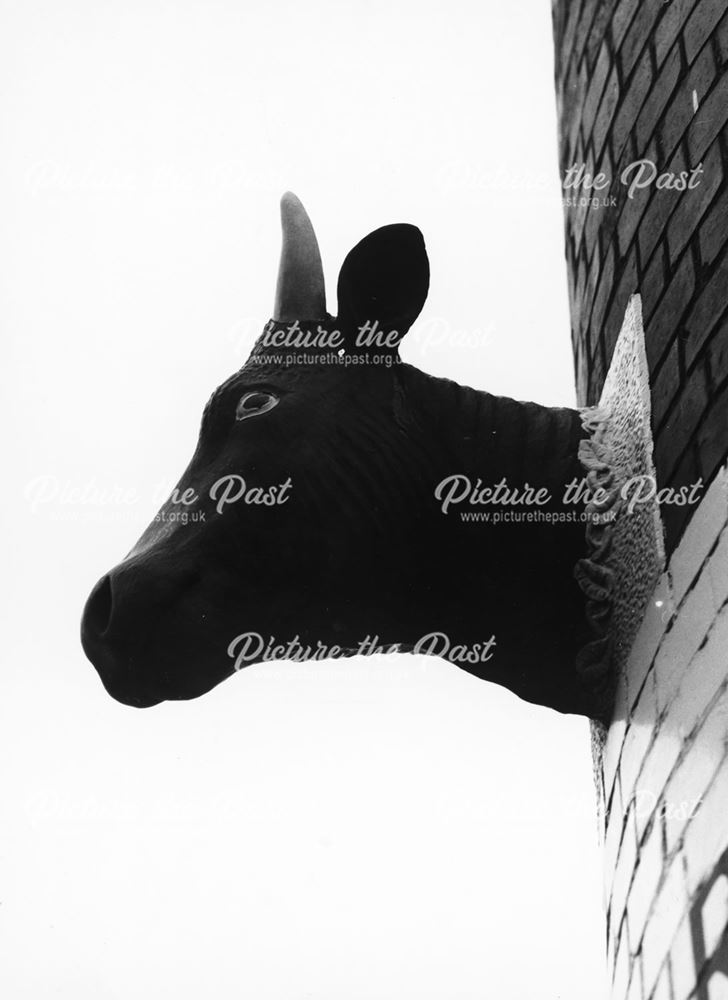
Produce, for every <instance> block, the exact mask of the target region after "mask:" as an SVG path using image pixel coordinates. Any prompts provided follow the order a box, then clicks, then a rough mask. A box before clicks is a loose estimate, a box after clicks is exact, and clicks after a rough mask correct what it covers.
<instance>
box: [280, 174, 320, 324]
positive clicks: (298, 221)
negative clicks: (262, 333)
mask: <svg viewBox="0 0 728 1000" xmlns="http://www.w3.org/2000/svg"><path fill="white" fill-rule="evenodd" d="M281 228H282V230H283V243H282V245H281V263H280V266H279V268H278V282H277V284H276V300H275V305H274V307H273V318H274V319H276V320H282V321H284V322H292V321H293V320H296V319H299V320H300V319H323V318H324V317H325V315H326V291H325V288H324V269H323V267H322V266H321V254H320V253H319V248H318V242H317V240H316V234H315V233H314V231H313V226H312V225H311V220H310V219H309V217H308V215H307V213H306V209H305V208H304V207H303V205H302V204H301V202H300V200H299V199H298V198H297V197H296V195H295V194H293V193H292V192H291V191H286V193H285V194H284V195H283V197H282V198H281Z"/></svg>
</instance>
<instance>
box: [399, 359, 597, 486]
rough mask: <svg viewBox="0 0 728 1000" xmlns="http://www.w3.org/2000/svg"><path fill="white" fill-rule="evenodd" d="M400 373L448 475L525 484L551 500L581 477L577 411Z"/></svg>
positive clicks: (580, 427) (414, 373) (411, 372)
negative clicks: (447, 466) (448, 469)
mask: <svg viewBox="0 0 728 1000" xmlns="http://www.w3.org/2000/svg"><path fill="white" fill-rule="evenodd" d="M404 368H405V370H406V376H405V377H406V379H407V382H408V384H409V390H410V392H411V393H412V394H413V395H414V396H415V397H416V399H417V403H418V404H419V407H418V408H419V412H421V413H422V412H424V413H426V414H428V416H429V417H430V420H429V421H428V428H427V432H428V434H430V435H434V436H436V438H437V440H438V444H439V447H440V451H441V455H442V456H443V458H444V459H445V461H446V462H448V463H449V464H450V466H451V471H452V472H453V473H458V472H462V473H464V474H466V475H468V476H471V477H474V478H475V480H477V479H478V478H480V479H481V480H482V482H483V484H484V485H485V484H488V485H490V482H489V481H490V480H492V479H493V477H496V479H495V481H496V482H498V481H500V480H501V479H502V478H505V479H506V480H507V482H508V484H509V485H510V486H513V487H514V488H517V487H519V486H523V485H525V484H526V483H528V484H530V485H531V486H534V487H541V488H546V489H547V490H548V492H549V494H550V496H552V497H553V498H554V500H555V501H558V500H559V499H561V498H562V497H563V495H564V491H565V489H566V487H567V486H568V484H569V483H571V482H572V480H574V478H577V480H578V479H580V478H581V476H582V475H583V469H582V466H581V463H580V461H579V457H578V451H579V442H580V440H582V439H583V438H584V436H585V431H584V429H583V424H582V417H581V414H580V411H578V410H576V409H573V408H568V407H547V406H540V405H539V404H537V403H527V402H519V401H517V400H514V399H509V398H507V397H501V396H493V395H491V394H490V393H487V392H482V391H479V390H476V389H471V388H469V387H467V386H461V385H458V384H457V383H455V382H451V381H449V380H447V379H439V378H434V377H432V376H429V375H425V374H424V373H422V372H420V371H418V370H417V369H414V368H409V366H404Z"/></svg>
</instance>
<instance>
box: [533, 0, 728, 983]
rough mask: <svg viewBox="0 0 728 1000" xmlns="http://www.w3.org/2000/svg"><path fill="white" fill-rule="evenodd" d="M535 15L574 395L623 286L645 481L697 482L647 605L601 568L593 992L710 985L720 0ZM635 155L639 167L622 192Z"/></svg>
mask: <svg viewBox="0 0 728 1000" xmlns="http://www.w3.org/2000/svg"><path fill="white" fill-rule="evenodd" d="M553 16H554V33H555V43H556V56H555V69H556V91H557V103H558V112H559V128H560V168H561V172H562V174H561V176H562V180H566V179H567V178H568V179H569V182H570V184H571V186H570V187H568V188H565V189H564V191H563V194H564V198H565V206H564V220H565V239H566V259H567V271H568V282H569V299H570V309H571V326H572V341H573V347H574V358H575V368H576V379H577V385H578V392H579V397H580V402H581V403H589V404H594V403H597V402H598V401H599V400H600V397H602V396H603V394H606V395H607V397H609V393H610V385H611V384H612V383H614V373H615V372H616V371H617V369H618V368H619V365H620V361H619V359H620V356H621V352H623V347H624V338H623V336H619V335H620V330H621V329H622V325H623V319H624V317H625V312H626V310H627V306H628V302H629V301H630V297H631V296H632V295H633V294H635V293H638V294H639V296H640V297H641V306H642V318H643V321H644V356H646V366H647V369H648V371H647V373H646V376H645V381H646V382H647V383H648V386H649V391H647V390H645V393H644V396H645V401H646V408H647V409H648V410H649V411H650V413H649V417H647V416H646V417H645V421H644V423H645V426H649V425H651V430H652V438H653V441H654V452H653V455H652V458H653V460H654V465H655V468H656V473H657V477H658V481H659V485H660V486H661V487H671V486H672V487H681V486H690V485H691V484H693V483H695V482H696V481H698V480H699V479H700V478H702V479H703V482H704V484H705V489H704V491H703V499H702V502H701V503H700V504H699V505H692V506H689V505H686V506H682V507H678V506H672V505H668V504H664V505H662V507H661V510H660V514H661V520H662V524H663V526H664V531H665V554H666V559H667V565H666V568H665V569H664V572H662V575H661V576H660V575H659V574H660V568H659V567H660V566H663V567H664V566H665V563H664V561H662V562H660V561H657V562H655V561H654V560H653V565H656V566H657V567H658V568H657V576H659V581H658V583H657V586H656V589H655V591H654V593H653V594H652V597H651V598H649V599H648V601H647V604H646V610H645V604H644V601H643V600H640V602H639V606H637V598H636V597H635V599H634V601H633V600H632V598H631V596H630V594H629V593H625V587H626V590H629V588H628V586H627V585H626V584H625V583H624V579H628V578H629V577H628V575H626V576H625V574H623V578H624V579H622V583H621V584H620V595H619V596H620V599H621V600H622V604H623V605H625V607H622V609H621V611H620V615H619V616H618V617H621V618H625V616H626V617H628V616H629V612H630V609H631V610H632V611H634V610H635V609H636V610H637V612H638V614H637V616H636V621H637V622H639V621H640V616H642V617H641V626H640V627H639V628H638V631H637V633H636V638H635V639H634V640H633V639H632V636H634V632H632V633H631V634H630V637H629V640H628V641H625V642H623V643H622V644H621V647H620V649H619V655H618V656H617V658H616V659H617V663H616V669H617V671H618V674H619V676H618V683H617V699H616V706H615V712H614V717H613V720H612V723H611V725H610V726H609V729H608V732H607V733H606V742H605V743H604V744H603V745H602V746H601V747H600V748H598V750H597V768H598V786H599V789H600V812H601V818H602V821H603V824H602V826H603V830H602V832H603V840H604V861H605V864H604V904H605V909H606V914H607V965H608V976H609V982H610V987H611V996H612V997H613V1000H688V998H690V1000H720V998H723V1000H728V473H726V468H727V467H726V465H725V462H726V458H727V457H728V178H727V177H726V173H728V0H554V7H553ZM643 160H644V161H650V163H651V164H654V169H652V168H650V167H649V165H648V164H644V166H643V168H642V169H643V172H642V173H641V175H639V179H640V180H641V181H646V180H647V176H648V173H653V174H654V176H653V180H652V182H651V183H649V184H645V186H643V187H641V188H635V189H634V190H633V191H632V192H631V194H632V197H630V190H629V183H630V181H632V180H634V179H635V178H636V177H637V176H638V175H637V170H638V169H639V167H635V166H632V165H633V164H636V163H638V161H643ZM625 171H626V173H625ZM681 172H682V175H683V177H684V179H685V182H686V184H684V185H683V188H684V189H682V190H680V189H678V188H677V187H670V186H669V183H670V178H669V177H668V175H672V180H673V182H674V181H675V180H677V179H678V178H679V177H680V175H681ZM585 174H590V175H591V178H592V180H594V181H596V183H597V184H598V189H597V188H592V189H589V190H587V188H586V185H585V180H586V178H585ZM596 175H601V176H596ZM658 176H659V177H661V180H660V183H659V185H658V182H657V177H658ZM577 181H578V182H579V183H578V185H575V182H577ZM688 181H691V182H692V186H687V182H688ZM567 199H568V200H567ZM632 301H634V300H632ZM618 336H619V346H618V349H617V352H616V357H614V358H613V355H614V354H615V345H617V343H618ZM610 365H612V369H611V371H612V374H611V375H610V378H609V379H607V378H606V376H607V372H608V371H609V370H610ZM605 380H606V383H607V384H606V388H605ZM617 389H618V390H619V386H617ZM603 390H604V393H603ZM619 396H620V393H619V391H617V392H614V390H613V389H612V396H611V400H612V401H614V400H615V399H616V400H618V399H619ZM608 401H609V400H608ZM648 450H649V449H648ZM627 536H629V531H626V532H625V537H627ZM646 544H647V543H646ZM649 544H651V543H649ZM649 544H647V549H646V551H647V550H649ZM658 548H659V546H657V547H654V546H653V552H654V553H655V555H657V549H658ZM659 558H660V560H662V552H661V551H660V554H659ZM643 561H644V560H642V561H641V560H640V559H637V560H636V564H639V565H641V563H642V562H643ZM654 579H655V577H652V578H651V581H652V580H654ZM651 586H652V582H650V587H651ZM649 589H650V588H647V590H646V593H649ZM634 617H635V616H634V615H633V618H634ZM617 625H619V622H618V623H617ZM588 995H589V984H585V996H588Z"/></svg>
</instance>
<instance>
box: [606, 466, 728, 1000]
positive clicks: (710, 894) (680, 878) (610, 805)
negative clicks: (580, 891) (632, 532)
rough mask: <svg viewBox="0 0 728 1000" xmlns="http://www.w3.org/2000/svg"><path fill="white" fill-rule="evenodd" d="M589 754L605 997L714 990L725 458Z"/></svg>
mask: <svg viewBox="0 0 728 1000" xmlns="http://www.w3.org/2000/svg"><path fill="white" fill-rule="evenodd" d="M602 765H603V767H602V775H603V781H604V786H603V787H604V793H603V794H604V801H605V803H606V820H605V835H604V862H605V863H604V900H605V907H606V912H607V941H608V973H609V978H610V982H611V983H612V996H613V997H614V998H615V1000H618V998H623V997H629V998H630V1000H631V998H645V1000H647V998H654V1000H687V998H688V997H693V998H695V1000H717V998H718V997H726V996H728V474H726V470H725V469H723V470H721V471H720V472H719V473H718V475H717V476H716V477H715V478H714V480H713V483H712V485H711V488H710V490H709V491H708V493H707V495H706V497H705V499H704V500H703V502H702V504H701V505H700V507H699V508H698V510H697V511H696V512H695V514H694V516H693V518H692V519H691V521H690V524H689V526H688V528H687V531H686V533H685V534H684V536H683V538H682V540H681V542H680V544H679V546H678V547H677V549H676V550H675V552H674V553H673V556H672V559H671V561H670V566H669V569H668V571H667V572H666V573H665V574H664V575H663V576H662V578H661V579H660V581H659V584H658V586H657V589H656V590H655V593H654V595H653V597H652V600H651V601H650V602H649V605H648V609H647V613H646V615H645V617H644V620H643V622H642V627H641V629H640V631H639V633H638V635H637V638H636V641H635V642H634V645H633V646H632V649H631V652H630V656H629V661H628V664H627V668H626V670H625V671H624V672H623V673H622V674H621V676H620V678H619V686H618V692H617V706H616V710H615V715H614V720H613V722H612V725H611V726H610V728H609V733H608V736H607V741H606V745H605V748H604V753H603V759H602ZM721 969H722V970H723V972H722V973H721V972H720V971H719V970H721ZM722 976H725V979H724V980H723V981H722V982H721V977H722ZM720 989H722V990H723V992H720Z"/></svg>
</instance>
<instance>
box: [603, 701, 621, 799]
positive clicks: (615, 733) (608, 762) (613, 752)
mask: <svg viewBox="0 0 728 1000" xmlns="http://www.w3.org/2000/svg"><path fill="white" fill-rule="evenodd" d="M626 731H627V720H626V719H624V718H618V719H615V720H613V722H612V724H611V725H610V727H609V732H608V734H607V742H606V744H605V746H604V756H603V758H602V771H603V773H604V790H605V793H606V796H607V799H609V797H610V795H611V793H612V786H613V784H614V778H615V776H616V773H617V764H618V763H619V757H620V755H621V753H622V745H623V743H624V736H625V733H626Z"/></svg>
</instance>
